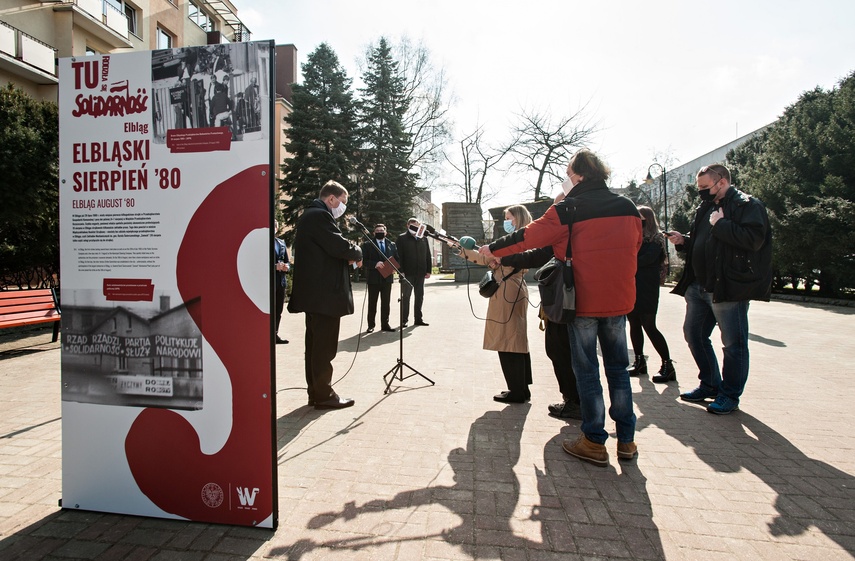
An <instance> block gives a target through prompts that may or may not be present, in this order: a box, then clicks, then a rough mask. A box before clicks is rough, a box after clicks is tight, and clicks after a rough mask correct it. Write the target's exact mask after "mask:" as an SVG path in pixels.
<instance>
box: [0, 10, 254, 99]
mask: <svg viewBox="0 0 855 561" xmlns="http://www.w3.org/2000/svg"><path fill="white" fill-rule="evenodd" d="M249 39H250V32H249V30H248V29H247V28H246V26H245V25H244V24H243V22H241V20H240V19H239V18H238V16H237V9H236V8H235V7H234V5H233V4H232V3H231V2H230V1H229V0H135V1H134V2H126V1H125V0H50V1H37V0H0V84H6V83H12V84H14V85H15V86H17V87H19V88H21V89H22V90H24V91H25V92H27V93H28V94H29V95H30V96H32V97H34V98H36V99H43V100H49V101H56V99H57V90H58V87H57V86H58V83H59V79H58V76H57V65H56V60H57V59H58V58H65V57H72V56H74V57H77V56H87V55H95V54H116V53H122V52H128V51H135V50H142V51H147V50H157V49H169V48H176V47H186V46H196V45H206V44H216V43H229V42H242V41H249Z"/></svg>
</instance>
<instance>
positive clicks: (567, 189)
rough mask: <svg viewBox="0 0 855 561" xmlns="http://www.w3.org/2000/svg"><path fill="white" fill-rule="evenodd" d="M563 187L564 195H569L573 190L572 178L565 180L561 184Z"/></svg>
mask: <svg viewBox="0 0 855 561" xmlns="http://www.w3.org/2000/svg"><path fill="white" fill-rule="evenodd" d="M561 189H562V190H563V191H564V195H565V196H566V195H569V194H570V191H572V190H573V182H572V181H570V178H569V177H568V178H567V179H565V180H564V183H562V184H561Z"/></svg>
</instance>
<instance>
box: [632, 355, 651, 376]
mask: <svg viewBox="0 0 855 561" xmlns="http://www.w3.org/2000/svg"><path fill="white" fill-rule="evenodd" d="M641 374H644V375H645V376H646V375H647V361H646V360H644V355H635V364H633V365H632V368H630V369H629V375H630V376H640V375H641Z"/></svg>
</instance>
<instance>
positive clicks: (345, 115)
mask: <svg viewBox="0 0 855 561" xmlns="http://www.w3.org/2000/svg"><path fill="white" fill-rule="evenodd" d="M302 70H303V83H302V84H294V85H293V86H292V88H293V104H294V110H293V112H292V113H291V114H290V115H288V116H287V117H285V122H286V123H287V124H288V125H289V127H290V128H289V129H288V142H287V143H286V144H285V149H286V150H288V152H289V153H290V154H291V155H292V157H291V158H290V159H288V160H287V161H286V162H285V163H284V164H282V172H283V175H284V178H283V180H282V184H281V187H280V188H281V190H282V192H283V193H285V194H286V195H288V197H289V198H288V199H287V200H286V201H285V203H284V209H283V211H282V219H283V222H284V223H285V224H288V225H291V226H294V225H296V223H297V219H298V218H299V217H300V212H301V211H302V210H303V209H304V208H305V207H306V206H307V205H308V204H309V203H311V202H312V200H314V199H316V198H317V196H318V192H319V191H320V189H321V187H322V186H323V184H324V183H326V182H327V181H329V180H331V179H332V180H335V181H338V182H339V183H341V184H342V185H343V186H344V187H345V188H346V189H347V190H348V191H349V192H350V195H351V197H353V196H354V193H353V192H352V191H353V189H352V186H351V185H350V184H351V176H352V175H353V172H354V168H353V163H354V158H355V155H356V144H355V136H354V135H355V132H356V107H355V103H354V100H353V93H352V91H351V80H350V79H349V78H348V77H347V73H346V72H345V70H344V68H343V67H342V66H341V64H340V63H339V60H338V56H337V55H336V54H335V52H334V51H333V50H332V49H331V48H330V46H329V45H327V44H326V43H322V44H321V45H319V46H318V48H317V49H315V50H314V52H312V53H311V54H309V56H308V59H307V61H306V63H305V64H303V66H302Z"/></svg>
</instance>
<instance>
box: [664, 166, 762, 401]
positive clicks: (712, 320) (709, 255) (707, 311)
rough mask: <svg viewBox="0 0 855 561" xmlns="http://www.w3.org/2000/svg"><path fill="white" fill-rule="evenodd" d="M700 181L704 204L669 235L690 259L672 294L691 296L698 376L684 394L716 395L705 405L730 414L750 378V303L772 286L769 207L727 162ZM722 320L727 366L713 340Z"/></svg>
mask: <svg viewBox="0 0 855 561" xmlns="http://www.w3.org/2000/svg"><path fill="white" fill-rule="evenodd" d="M697 185H698V194H699V195H700V198H701V204H700V206H699V207H698V209H697V211H696V213H695V220H694V222H693V223H692V229H691V232H690V233H689V234H686V235H683V234H681V233H679V232H676V231H671V232H666V233H665V235H666V237H667V238H668V241H670V242H671V243H673V244H674V246H675V247H676V248H677V251H680V252H682V253H683V254H684V255H685V258H686V266H685V267H684V269H683V276H682V277H681V278H680V281H679V282H678V283H677V286H676V287H674V290H673V291H672V292H673V293H675V294H679V295H680V296H683V297H684V298H685V299H686V318H685V320H684V322H683V336H684V337H685V338H686V342H687V343H688V344H689V350H690V351H692V357H693V358H694V359H695V363H696V364H697V366H698V379H699V380H700V384H699V385H698V387H697V388H695V389H693V390H692V391H690V392H685V393H682V394H680V399H682V400H684V401H691V402H695V403H705V402H706V400H707V399H711V398H712V399H715V401H713V402H712V403H710V404H708V405H707V411H709V412H710V413H715V414H716V415H726V414H728V413H730V412H731V411H735V410H736V409H738V408H739V398H740V396H741V395H742V392H743V391H744V390H745V383H746V382H747V380H748V305H749V303H750V301H751V300H761V301H765V302H768V301H769V296H770V293H771V289H772V230H771V228H770V226H769V217H768V215H767V213H766V207H765V205H764V204H763V203H762V202H761V201H759V200H758V199H755V198H754V197H752V196H750V195H747V194H746V193H743V192H742V191H739V190H738V189H737V188H736V187H733V186H732V185H731V184H730V171H729V170H728V169H727V168H726V167H724V166H722V165H719V164H713V165H711V166H704V167H702V168H701V169H700V171H698V175H697ZM716 325H718V328H719V331H720V333H721V342H722V344H723V346H724V360H723V362H722V367H721V370H719V366H718V359H717V358H716V354H715V349H714V348H713V346H712V342H711V341H710V335H711V334H712V331H713V328H714V327H715V326H716Z"/></svg>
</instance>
